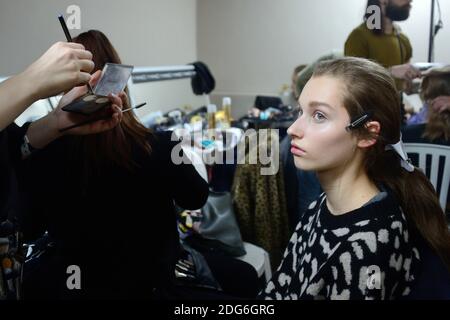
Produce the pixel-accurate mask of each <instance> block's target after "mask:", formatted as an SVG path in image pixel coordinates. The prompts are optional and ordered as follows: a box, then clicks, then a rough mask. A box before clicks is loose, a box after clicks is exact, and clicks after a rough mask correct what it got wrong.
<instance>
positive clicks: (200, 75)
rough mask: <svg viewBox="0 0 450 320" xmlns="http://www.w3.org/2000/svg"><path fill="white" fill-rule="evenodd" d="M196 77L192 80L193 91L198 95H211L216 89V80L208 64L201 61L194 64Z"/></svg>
mask: <svg viewBox="0 0 450 320" xmlns="http://www.w3.org/2000/svg"><path fill="white" fill-rule="evenodd" d="M192 65H193V66H194V68H195V72H196V75H195V76H194V77H193V78H192V80H191V86H192V91H193V92H194V93H195V94H196V95H203V94H209V93H211V91H213V90H214V88H215V87H216V80H215V79H214V77H213V75H212V74H211V71H209V68H208V66H207V65H206V64H204V63H203V62H201V61H197V62H194V63H192Z"/></svg>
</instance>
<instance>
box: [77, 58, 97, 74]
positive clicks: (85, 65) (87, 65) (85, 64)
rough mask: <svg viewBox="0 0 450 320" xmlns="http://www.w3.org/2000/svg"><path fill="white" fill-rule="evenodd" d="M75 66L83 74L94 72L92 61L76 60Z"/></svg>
mask: <svg viewBox="0 0 450 320" xmlns="http://www.w3.org/2000/svg"><path fill="white" fill-rule="evenodd" d="M76 63H77V66H78V70H80V71H84V72H91V71H92V70H94V67H95V65H94V61H92V60H87V59H84V60H76Z"/></svg>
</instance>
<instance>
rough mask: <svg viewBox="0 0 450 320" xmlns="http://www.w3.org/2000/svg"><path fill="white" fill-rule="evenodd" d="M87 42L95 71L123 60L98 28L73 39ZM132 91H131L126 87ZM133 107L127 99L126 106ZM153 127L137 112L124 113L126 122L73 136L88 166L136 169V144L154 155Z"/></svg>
mask: <svg viewBox="0 0 450 320" xmlns="http://www.w3.org/2000/svg"><path fill="white" fill-rule="evenodd" d="M73 41H74V42H77V43H80V44H82V45H84V47H85V48H86V50H89V51H90V52H91V53H92V55H93V61H94V63H95V68H94V70H93V71H92V73H94V72H96V71H97V70H102V69H103V67H104V66H105V64H106V63H108V62H109V63H118V64H120V63H122V61H121V59H120V57H119V55H118V54H117V51H116V50H115V49H114V47H113V46H112V44H111V42H110V41H109V39H108V38H107V37H106V36H105V34H103V33H102V32H100V31H98V30H89V31H87V32H83V33H81V34H80V35H78V36H77V37H76V38H74V39H73ZM125 91H126V93H127V94H128V90H127V89H125ZM129 107H130V103H129V101H125V102H124V105H123V108H124V109H127V108H129ZM149 134H150V130H149V129H147V128H146V127H144V126H143V125H142V124H141V123H140V122H139V121H138V120H137V119H136V116H135V115H134V113H133V112H126V113H124V114H123V118H122V121H121V123H120V124H119V125H117V126H116V127H115V128H114V129H112V130H109V131H106V132H102V133H99V134H95V135H88V136H81V137H73V140H74V143H75V145H76V146H77V148H79V149H80V148H81V152H83V154H85V168H86V169H88V168H90V171H93V170H95V171H97V170H99V169H100V168H102V167H103V166H105V165H110V164H115V165H117V166H120V167H124V168H127V169H128V170H131V171H132V170H133V169H135V168H136V167H137V163H135V161H134V160H133V152H132V148H133V146H137V147H138V149H140V150H142V151H143V152H145V153H147V154H150V153H151V146H150V144H149V142H148V137H149Z"/></svg>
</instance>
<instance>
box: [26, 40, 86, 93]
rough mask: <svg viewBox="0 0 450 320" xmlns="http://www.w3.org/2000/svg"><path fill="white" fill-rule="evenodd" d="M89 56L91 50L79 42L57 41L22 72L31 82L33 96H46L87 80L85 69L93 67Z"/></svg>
mask: <svg viewBox="0 0 450 320" xmlns="http://www.w3.org/2000/svg"><path fill="white" fill-rule="evenodd" d="M80 55H81V56H82V57H83V58H81V59H80V58H79V56H80ZM90 57H91V53H90V52H88V51H85V50H84V47H83V46H82V45H80V44H75V43H63V42H57V43H55V44H54V45H53V46H51V47H50V48H49V49H48V50H47V51H46V52H45V53H44V54H43V55H42V56H41V57H40V58H39V59H38V60H36V61H35V62H34V63H33V64H31V65H30V66H29V67H28V68H27V69H26V70H25V71H24V72H23V73H22V75H23V78H24V79H27V81H28V82H29V83H30V88H32V90H33V92H32V93H31V94H32V95H33V98H35V99H36V100H37V99H42V98H47V97H50V96H54V95H57V94H60V93H61V92H65V91H67V90H70V89H71V88H73V87H74V86H76V85H79V84H80V83H83V84H85V83H87V81H89V80H90V75H89V74H88V73H90V72H91V70H92V69H93V68H94V63H93V62H92V61H91V60H90Z"/></svg>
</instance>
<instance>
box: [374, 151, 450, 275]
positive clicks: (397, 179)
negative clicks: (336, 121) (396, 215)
mask: <svg viewBox="0 0 450 320" xmlns="http://www.w3.org/2000/svg"><path fill="white" fill-rule="evenodd" d="M384 153H385V154H384V155H383V156H382V157H380V156H378V159H379V160H378V161H376V162H375V163H373V164H372V166H371V168H369V170H368V173H369V177H370V178H371V179H372V180H373V181H375V182H377V183H381V184H383V185H384V186H386V187H387V188H389V189H390V190H391V191H392V192H393V193H394V195H395V196H396V198H397V200H398V201H399V203H400V206H401V208H402V209H403V211H404V213H405V216H406V219H407V221H408V222H409V224H410V227H411V228H413V229H415V230H417V231H418V232H419V233H420V235H421V236H422V237H423V238H424V239H425V240H426V242H427V243H428V244H429V245H430V247H431V248H432V249H433V250H434V251H435V252H436V253H437V254H438V255H439V257H440V258H441V259H442V261H443V262H444V263H445V265H446V266H447V269H448V270H449V271H450V232H449V230H448V227H447V221H446V219H445V213H444V212H443V210H442V208H441V205H440V203H439V200H438V197H437V195H436V191H435V190H434V187H433V185H432V184H431V182H430V181H429V179H428V178H427V177H426V176H425V174H424V173H423V172H422V171H421V170H420V169H419V168H415V170H414V171H413V172H408V171H406V170H405V169H403V168H402V167H401V165H400V160H399V157H398V155H397V154H396V153H395V152H393V151H385V152H384ZM386 163H389V165H387V166H386Z"/></svg>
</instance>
